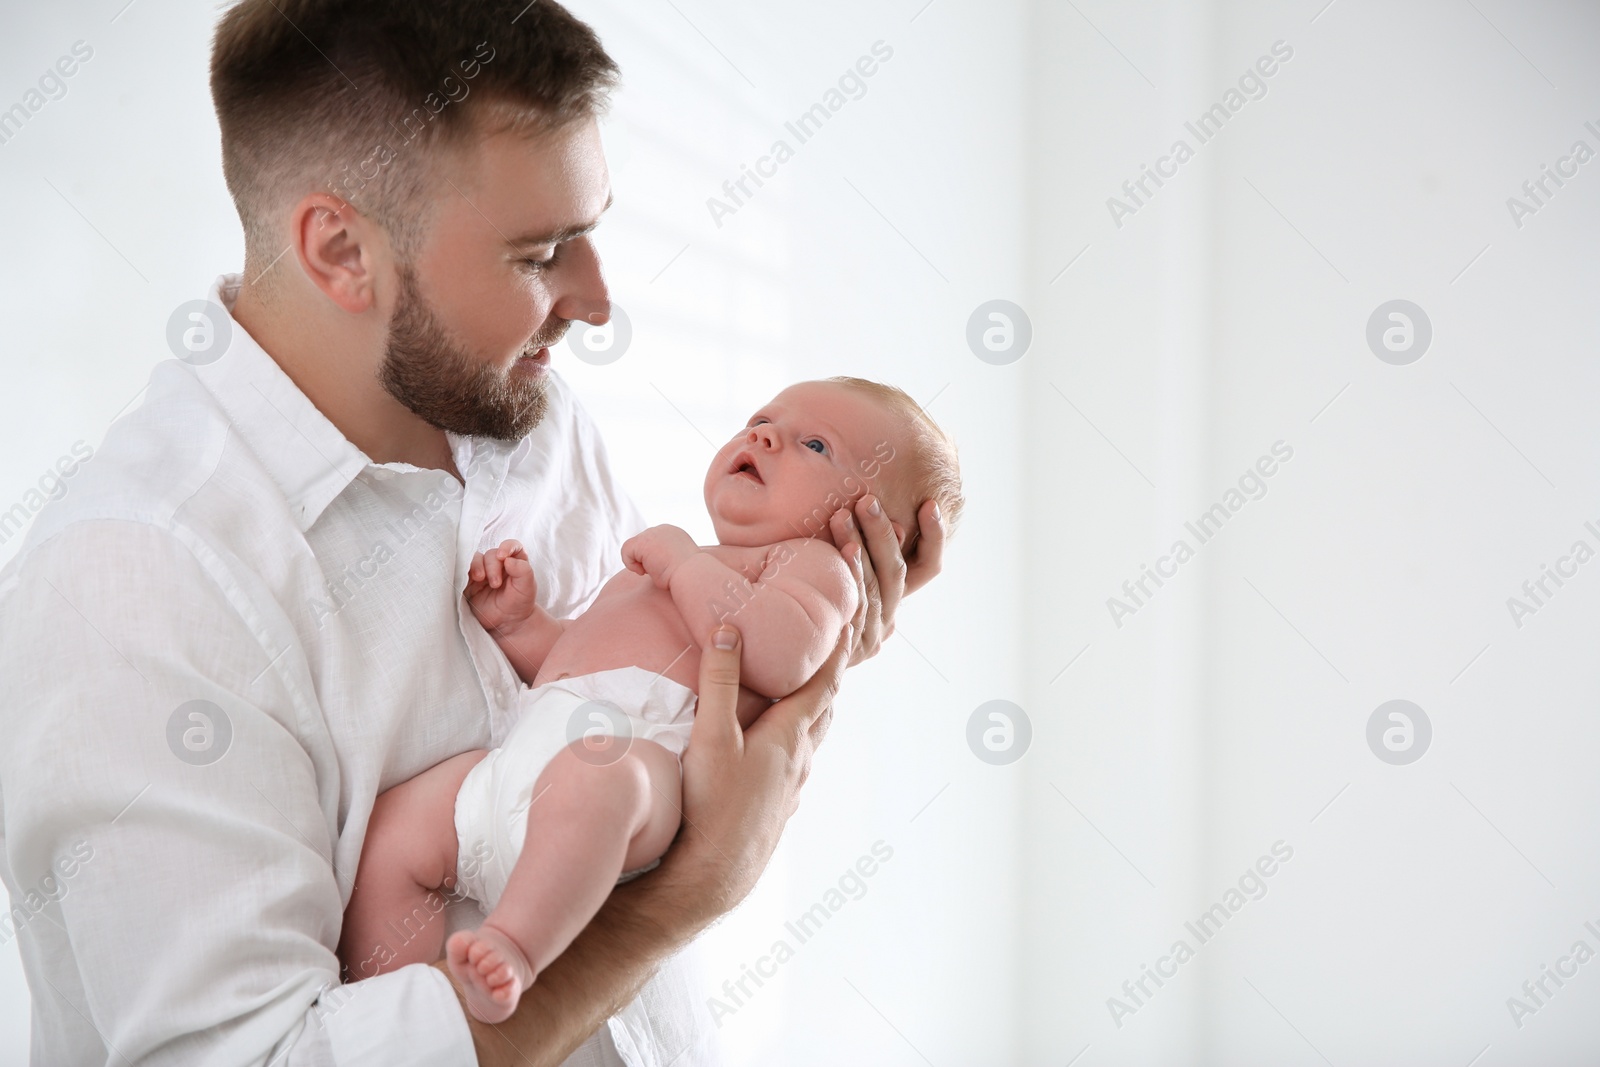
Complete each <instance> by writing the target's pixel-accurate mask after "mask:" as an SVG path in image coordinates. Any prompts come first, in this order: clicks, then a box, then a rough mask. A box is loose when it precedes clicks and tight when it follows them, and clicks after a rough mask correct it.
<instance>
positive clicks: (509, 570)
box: [466, 541, 539, 633]
mask: <svg viewBox="0 0 1600 1067" xmlns="http://www.w3.org/2000/svg"><path fill="white" fill-rule="evenodd" d="M538 592H539V583H538V580H537V579H536V578H534V575H533V564H532V563H531V562H530V561H529V560H528V553H527V552H525V551H524V550H523V548H522V545H521V544H520V543H519V542H517V541H503V542H501V544H500V546H499V547H498V548H493V549H490V550H489V551H488V552H479V553H478V554H477V555H475V556H473V557H472V565H471V566H470V567H468V568H467V589H466V595H467V603H468V604H470V605H471V606H472V613H473V614H474V615H476V616H477V617H478V621H479V622H480V623H482V624H483V628H484V629H485V630H488V631H490V632H491V633H493V632H496V631H503V630H505V629H508V628H510V627H514V626H516V625H517V624H518V623H521V622H523V621H525V620H526V619H527V618H528V617H529V616H530V615H532V614H533V613H534V610H535V608H536V607H537V602H536V597H537V595H538Z"/></svg>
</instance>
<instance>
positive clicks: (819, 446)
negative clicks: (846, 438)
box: [804, 438, 828, 456]
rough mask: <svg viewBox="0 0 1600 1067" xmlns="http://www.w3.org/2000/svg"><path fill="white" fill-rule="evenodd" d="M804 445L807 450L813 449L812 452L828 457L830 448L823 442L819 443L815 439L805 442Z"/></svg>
mask: <svg viewBox="0 0 1600 1067" xmlns="http://www.w3.org/2000/svg"><path fill="white" fill-rule="evenodd" d="M804 444H805V446H806V447H807V448H809V449H811V451H813V452H815V453H817V454H818V455H821V456H826V455H827V454H828V446H827V445H826V444H825V443H823V442H822V441H818V440H816V439H814V438H813V439H812V440H810V441H806V442H804Z"/></svg>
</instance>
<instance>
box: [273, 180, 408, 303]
mask: <svg viewBox="0 0 1600 1067" xmlns="http://www.w3.org/2000/svg"><path fill="white" fill-rule="evenodd" d="M290 234H291V237H292V240H293V242H294V249H295V253H296V255H298V256H299V259H300V268H301V270H303V271H305V274H306V277H307V278H309V279H311V284H312V285H315V286H316V287H317V288H318V289H320V290H321V291H322V293H323V295H325V296H326V297H327V298H328V299H329V300H331V301H333V302H334V304H336V305H338V306H339V307H340V308H342V309H343V310H345V311H348V312H350V313H351V314H357V315H358V314H361V313H362V312H364V311H367V310H369V309H371V308H372V307H373V306H374V305H375V304H376V303H377V288H376V281H377V276H376V274H377V265H378V263H379V261H380V259H381V255H382V253H383V251H384V250H385V249H387V246H388V245H387V238H386V236H385V235H384V232H383V228H382V227H381V226H379V225H377V224H376V223H374V222H373V221H372V220H371V219H368V218H367V217H366V216H365V215H362V214H361V213H360V212H359V211H357V210H356V209H355V208H354V207H353V206H351V205H350V204H349V203H348V202H347V201H344V200H341V199H339V198H338V197H337V196H333V195H331V194H329V193H311V194H309V195H307V196H306V197H305V199H303V200H301V201H300V202H299V203H298V204H296V205H295V206H294V212H293V214H292V215H291V216H290Z"/></svg>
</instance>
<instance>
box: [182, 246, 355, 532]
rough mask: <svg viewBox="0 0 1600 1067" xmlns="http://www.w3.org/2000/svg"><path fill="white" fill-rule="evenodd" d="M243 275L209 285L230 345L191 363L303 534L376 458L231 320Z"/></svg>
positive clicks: (225, 275)
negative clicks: (353, 440) (207, 359)
mask: <svg viewBox="0 0 1600 1067" xmlns="http://www.w3.org/2000/svg"><path fill="white" fill-rule="evenodd" d="M241 281H242V276H241V275H238V274H223V275H221V276H219V277H218V278H217V280H216V281H215V282H214V283H213V284H212V286H211V291H210V293H209V294H207V299H208V301H209V302H210V303H211V304H212V305H214V306H215V308H216V309H218V310H217V311H214V312H213V314H217V313H218V312H220V315H219V318H220V319H221V320H222V322H223V323H225V324H226V328H227V330H228V336H227V339H226V347H225V348H224V349H223V350H222V354H221V355H220V356H219V357H218V358H216V359H214V360H212V361H210V362H207V363H204V364H203V365H196V366H195V368H194V370H195V374H196V376H197V377H198V378H199V379H200V381H201V383H202V384H203V385H205V387H206V388H207V389H209V390H210V391H211V395H212V396H213V397H215V398H216V400H217V403H219V404H220V405H221V406H222V409H223V411H224V412H226V413H227V416H228V418H229V420H230V421H231V423H232V429H233V431H234V432H235V433H237V434H238V435H239V437H240V438H241V439H242V440H243V441H244V443H245V445H246V446H248V447H249V449H250V450H251V451H252V452H254V453H255V455H256V457H257V458H258V459H259V460H260V461H261V465H262V466H263V467H265V468H266V470H267V473H268V475H270V476H271V478H272V480H273V481H274V482H276V483H277V485H278V488H279V489H280V490H282V492H283V495H284V499H286V500H287V501H288V502H289V508H290V511H291V512H292V513H293V514H294V516H295V521H296V522H297V523H298V525H299V527H300V531H301V532H302V533H304V532H305V531H307V530H309V529H310V528H311V526H312V525H313V524H314V523H315V522H316V521H317V519H318V517H319V516H321V514H322V513H323V511H324V510H326V509H327V507H328V505H329V504H331V503H332V502H333V500H334V498H335V497H337V496H338V495H339V494H340V493H342V492H344V490H345V487H346V486H348V485H349V484H350V483H351V482H352V481H354V480H355V477H356V475H358V474H360V473H361V472H362V471H363V470H364V469H366V468H367V467H368V466H369V465H371V463H372V461H371V460H370V459H368V458H367V455H366V453H364V452H362V451H361V450H360V449H359V448H357V447H356V446H355V445H353V444H351V443H350V441H349V440H348V439H347V438H346V437H345V436H344V434H342V433H340V432H339V428H338V427H336V426H335V425H334V424H333V423H332V422H330V421H328V417H327V416H326V415H324V414H323V413H322V412H321V411H318V410H317V406H316V405H315V404H313V403H312V402H311V400H310V398H309V397H307V396H306V395H305V394H304V393H302V392H301V391H300V387H299V386H297V385H295V384H294V382H293V381H292V380H291V379H290V378H289V376H288V375H287V374H285V373H284V372H283V368H282V367H280V366H278V364H277V361H276V360H274V359H273V358H272V357H271V356H270V355H268V354H267V351H266V350H265V349H264V348H262V347H261V346H260V345H259V344H257V343H256V340H255V338H253V337H251V336H250V334H249V333H247V332H246V331H245V328H244V327H243V326H241V325H239V323H238V322H237V321H236V320H235V319H234V317H233V313H232V312H233V304H234V300H235V299H236V298H237V297H238V295H239V285H240V283H241ZM221 328H222V323H219V326H218V329H221Z"/></svg>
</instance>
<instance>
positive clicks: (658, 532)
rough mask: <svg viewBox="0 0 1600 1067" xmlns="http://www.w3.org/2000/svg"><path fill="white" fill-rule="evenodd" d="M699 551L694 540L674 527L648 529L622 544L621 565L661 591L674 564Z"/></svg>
mask: <svg viewBox="0 0 1600 1067" xmlns="http://www.w3.org/2000/svg"><path fill="white" fill-rule="evenodd" d="M699 551H700V546H699V545H696V544H695V543H694V538H692V537H690V536H689V535H688V534H687V533H685V532H684V531H683V530H681V529H679V528H678V527H676V526H665V525H663V526H652V527H650V529H648V530H646V531H644V533H641V534H636V535H634V536H633V537H630V538H628V539H627V540H626V541H624V542H623V543H622V563H623V565H624V566H625V567H627V568H628V569H629V570H630V571H632V572H633V573H635V574H647V575H649V576H650V577H651V578H652V579H654V580H655V583H656V585H657V587H659V588H661V589H665V588H667V586H668V584H669V583H670V582H671V580H672V572H673V570H675V569H676V568H677V566H678V564H680V563H682V562H683V561H684V560H686V559H688V558H689V557H691V556H693V555H694V554H695V553H697V552H699Z"/></svg>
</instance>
